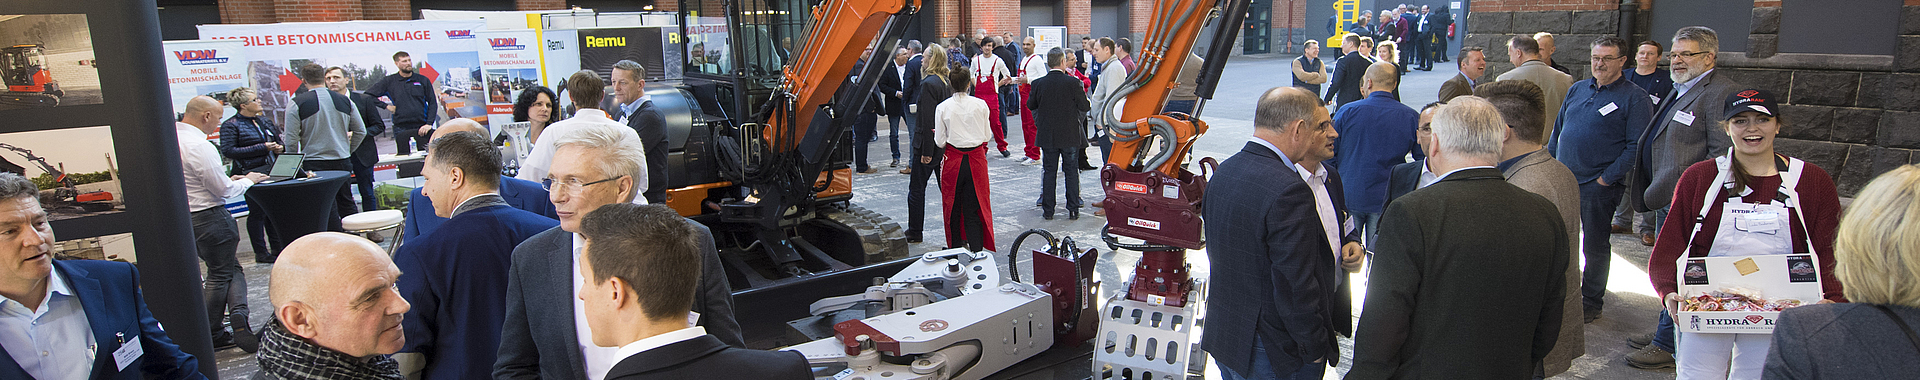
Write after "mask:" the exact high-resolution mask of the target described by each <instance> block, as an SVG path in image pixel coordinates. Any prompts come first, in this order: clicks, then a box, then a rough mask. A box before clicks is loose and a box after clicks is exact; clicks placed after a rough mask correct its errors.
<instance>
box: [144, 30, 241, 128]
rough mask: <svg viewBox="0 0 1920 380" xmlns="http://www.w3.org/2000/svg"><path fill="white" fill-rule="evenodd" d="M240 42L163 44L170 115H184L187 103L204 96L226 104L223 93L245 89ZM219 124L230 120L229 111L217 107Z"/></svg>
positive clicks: (175, 42)
mask: <svg viewBox="0 0 1920 380" xmlns="http://www.w3.org/2000/svg"><path fill="white" fill-rule="evenodd" d="M241 44H242V43H241V42H240V41H212V40H186V41H165V42H161V46H163V49H164V50H166V55H167V87H168V88H170V89H172V90H173V91H172V92H173V96H172V99H173V113H174V114H175V115H178V114H180V113H183V112H186V110H187V100H190V99H193V97H195V96H200V95H206V96H211V97H213V98H214V99H219V100H220V101H221V102H226V101H227V99H226V98H227V91H229V90H233V89H235V88H239V87H243V86H246V85H247V56H246V54H245V52H243V51H241V49H240V46H241ZM221 109H222V110H223V111H222V113H221V115H220V120H226V119H227V118H230V117H233V114H234V110H233V107H231V106H228V107H221Z"/></svg>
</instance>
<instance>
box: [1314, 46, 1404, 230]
mask: <svg viewBox="0 0 1920 380" xmlns="http://www.w3.org/2000/svg"><path fill="white" fill-rule="evenodd" d="M1396 71H1398V68H1397V67H1395V66H1394V65H1393V63H1392V62H1380V63H1374V64H1373V65H1370V66H1367V74H1366V76H1365V77H1363V78H1362V80H1361V84H1360V86H1361V88H1362V89H1363V90H1364V91H1365V92H1366V94H1367V97H1366V98H1365V99H1361V100H1358V101H1354V102H1353V103H1347V105H1345V106H1341V107H1340V111H1339V112H1337V113H1335V114H1334V118H1333V127H1334V129H1335V130H1337V131H1339V132H1340V135H1341V136H1344V137H1342V138H1340V140H1339V142H1338V144H1337V145H1336V146H1335V149H1336V150H1335V152H1336V155H1335V156H1334V158H1333V159H1331V160H1327V164H1328V165H1331V166H1333V167H1335V168H1338V169H1340V175H1341V178H1342V180H1343V181H1345V183H1343V184H1342V185H1344V186H1342V187H1344V189H1342V190H1343V191H1344V192H1346V195H1345V197H1346V203H1347V210H1348V211H1349V212H1351V213H1352V214H1353V218H1354V221H1356V222H1358V223H1357V225H1358V227H1360V229H1361V231H1362V234H1363V236H1366V237H1367V240H1366V241H1367V242H1369V243H1371V242H1372V241H1373V230H1374V226H1376V225H1378V224H1379V222H1380V211H1381V209H1382V208H1384V207H1385V206H1386V204H1387V177H1388V174H1389V173H1391V171H1392V168H1393V166H1394V165H1399V164H1401V163H1404V162H1407V161H1406V156H1407V154H1409V153H1411V154H1413V158H1414V159H1415V160H1418V159H1422V158H1426V155H1425V154H1424V153H1423V152H1421V151H1420V143H1419V140H1418V139H1417V138H1416V136H1415V133H1416V132H1417V130H1418V129H1419V127H1420V113H1419V112H1415V111H1414V110H1413V108H1411V107H1407V105H1406V104H1401V103H1400V99H1399V98H1397V97H1395V96H1393V89H1394V88H1398V87H1399V86H1400V75H1399V74H1398V73H1397V72H1396Z"/></svg>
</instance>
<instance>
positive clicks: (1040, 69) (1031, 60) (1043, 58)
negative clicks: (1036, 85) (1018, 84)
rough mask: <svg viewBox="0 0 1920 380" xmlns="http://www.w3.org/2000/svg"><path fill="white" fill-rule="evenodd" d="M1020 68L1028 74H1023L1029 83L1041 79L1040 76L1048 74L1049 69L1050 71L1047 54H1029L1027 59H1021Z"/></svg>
mask: <svg viewBox="0 0 1920 380" xmlns="http://www.w3.org/2000/svg"><path fill="white" fill-rule="evenodd" d="M1020 70H1022V71H1021V72H1023V73H1026V75H1022V76H1024V77H1026V78H1027V83H1028V84H1032V83H1033V81H1036V80H1040V77H1044V76H1047V71H1050V70H1047V55H1046V54H1034V55H1029V56H1027V58H1026V59H1022V60H1020Z"/></svg>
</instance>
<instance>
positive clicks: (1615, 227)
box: [1613, 224, 1633, 234]
mask: <svg viewBox="0 0 1920 380" xmlns="http://www.w3.org/2000/svg"><path fill="white" fill-rule="evenodd" d="M1632 232H1633V229H1632V228H1627V226H1622V225H1618V224H1615V225H1613V233H1616V234H1624V233H1632Z"/></svg>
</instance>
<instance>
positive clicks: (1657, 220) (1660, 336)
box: [1652, 206, 1674, 352]
mask: <svg viewBox="0 0 1920 380" xmlns="http://www.w3.org/2000/svg"><path fill="white" fill-rule="evenodd" d="M1672 208H1673V207H1672V206H1668V207H1662V208H1660V209H1659V210H1653V213H1652V214H1653V231H1654V232H1653V233H1654V234H1656V235H1657V234H1659V233H1660V225H1662V224H1666V223H1667V211H1668V210H1670V209H1672ZM1653 345H1654V346H1658V347H1660V349H1663V350H1667V352H1674V351H1673V347H1674V342H1673V316H1671V315H1667V311H1666V310H1665V308H1662V310H1660V326H1659V327H1656V328H1654V330H1653Z"/></svg>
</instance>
